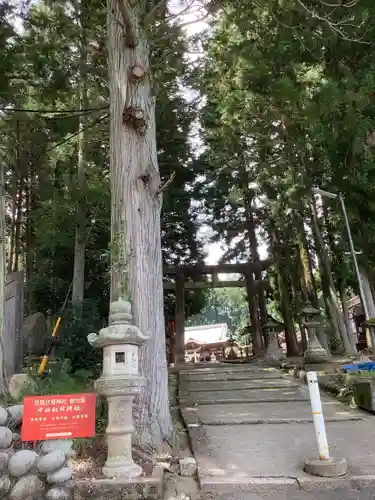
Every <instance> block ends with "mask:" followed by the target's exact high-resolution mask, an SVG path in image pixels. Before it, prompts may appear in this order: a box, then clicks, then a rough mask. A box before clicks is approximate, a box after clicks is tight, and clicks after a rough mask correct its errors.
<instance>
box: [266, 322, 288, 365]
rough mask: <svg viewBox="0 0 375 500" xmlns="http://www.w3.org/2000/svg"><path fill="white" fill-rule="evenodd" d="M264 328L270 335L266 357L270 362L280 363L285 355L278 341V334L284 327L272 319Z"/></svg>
mask: <svg viewBox="0 0 375 500" xmlns="http://www.w3.org/2000/svg"><path fill="white" fill-rule="evenodd" d="M264 328H265V330H266V333H267V337H268V346H267V348H266V354H265V358H266V360H267V361H269V362H272V363H278V362H280V361H281V360H282V359H284V357H285V356H284V355H283V351H282V349H281V347H279V343H278V341H277V335H278V333H279V332H281V331H282V329H283V327H282V325H279V324H278V323H274V322H273V321H270V322H268V323H266V324H265V325H264Z"/></svg>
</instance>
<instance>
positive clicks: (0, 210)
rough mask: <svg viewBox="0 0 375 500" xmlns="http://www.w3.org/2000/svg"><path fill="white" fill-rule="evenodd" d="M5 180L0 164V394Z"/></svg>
mask: <svg viewBox="0 0 375 500" xmlns="http://www.w3.org/2000/svg"><path fill="white" fill-rule="evenodd" d="M5 260H6V257H5V179H4V164H3V162H1V164H0V393H4V392H5V389H6V385H7V374H6V373H5V364H4V356H5V352H4V344H3V339H4V331H5V318H4V317H5V281H6V277H5V270H6V265H5Z"/></svg>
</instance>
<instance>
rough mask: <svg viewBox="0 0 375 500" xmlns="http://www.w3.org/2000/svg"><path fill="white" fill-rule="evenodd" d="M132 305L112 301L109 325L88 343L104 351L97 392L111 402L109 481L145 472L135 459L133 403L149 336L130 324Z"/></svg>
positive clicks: (142, 382) (106, 467)
mask: <svg viewBox="0 0 375 500" xmlns="http://www.w3.org/2000/svg"><path fill="white" fill-rule="evenodd" d="M131 320H132V316H131V306H130V303H129V302H126V301H124V300H122V299H119V300H117V301H116V302H112V303H111V305H110V312H109V326H107V327H106V328H102V329H101V330H100V332H99V335H97V334H95V333H91V334H90V335H88V337H87V340H88V341H89V343H90V344H91V345H92V346H93V347H98V348H102V349H103V372H102V375H101V377H100V378H99V379H98V380H97V381H96V382H95V389H96V391H97V392H98V393H99V394H101V395H103V396H105V397H106V398H107V401H108V427H107V429H106V434H107V441H108V457H107V461H106V463H105V465H104V467H103V474H104V476H106V477H108V478H132V477H137V476H139V475H140V474H141V473H142V469H141V467H139V466H138V465H137V464H135V463H134V461H133V458H132V435H133V431H134V428H133V400H134V397H135V396H137V395H138V394H139V393H140V391H141V390H142V388H143V387H144V385H145V379H144V378H143V377H141V376H140V375H139V372H138V351H139V347H140V346H141V345H142V344H144V343H145V342H146V341H147V340H148V337H147V336H146V335H143V334H142V333H141V331H140V330H139V329H138V328H137V327H136V326H134V325H132V324H131Z"/></svg>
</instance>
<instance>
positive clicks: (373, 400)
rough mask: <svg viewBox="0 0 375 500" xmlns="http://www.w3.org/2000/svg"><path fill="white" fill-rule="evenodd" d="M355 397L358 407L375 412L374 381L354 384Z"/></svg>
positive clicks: (362, 381) (360, 381)
mask: <svg viewBox="0 0 375 500" xmlns="http://www.w3.org/2000/svg"><path fill="white" fill-rule="evenodd" d="M353 396H354V401H355V403H356V405H357V406H359V407H360V408H363V409H364V410H367V411H372V412H373V411H375V385H374V383H373V382H372V380H358V381H357V382H354V384H353Z"/></svg>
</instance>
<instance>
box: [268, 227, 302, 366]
mask: <svg viewBox="0 0 375 500" xmlns="http://www.w3.org/2000/svg"><path fill="white" fill-rule="evenodd" d="M272 226H273V224H272ZM271 231H272V235H271V247H272V255H273V258H274V260H275V268H276V273H277V283H278V286H279V291H280V297H281V304H280V306H281V314H282V317H283V320H284V327H285V341H286V346H287V355H288V356H298V355H299V348H298V342H297V335H296V330H295V328H294V323H293V317H292V314H291V311H292V308H291V303H290V294H289V290H288V277H287V275H286V273H285V266H284V264H283V256H282V253H281V250H280V248H279V244H278V241H281V239H280V237H279V234H278V231H277V229H276V228H275V227H271Z"/></svg>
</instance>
